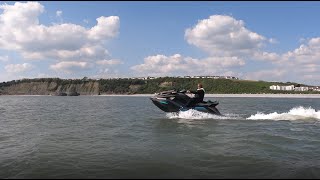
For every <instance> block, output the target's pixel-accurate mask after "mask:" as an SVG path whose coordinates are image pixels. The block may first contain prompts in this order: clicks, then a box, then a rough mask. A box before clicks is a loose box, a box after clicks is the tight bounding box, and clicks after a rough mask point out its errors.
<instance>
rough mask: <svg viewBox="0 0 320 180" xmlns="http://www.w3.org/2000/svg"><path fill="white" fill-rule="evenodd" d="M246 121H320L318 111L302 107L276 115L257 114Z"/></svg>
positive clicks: (274, 113) (275, 113) (319, 112)
mask: <svg viewBox="0 0 320 180" xmlns="http://www.w3.org/2000/svg"><path fill="white" fill-rule="evenodd" d="M247 119H252V120H258V119H268V120H307V119H320V111H316V110H315V109H313V108H311V107H309V108H305V107H302V106H299V107H295V108H292V109H290V111H289V112H285V113H277V112H273V113H270V114H264V113H261V112H258V113H257V114H255V115H251V116H250V117H248V118H247Z"/></svg>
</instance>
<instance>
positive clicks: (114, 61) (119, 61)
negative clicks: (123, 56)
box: [96, 59, 123, 66]
mask: <svg viewBox="0 0 320 180" xmlns="http://www.w3.org/2000/svg"><path fill="white" fill-rule="evenodd" d="M96 63H97V64H99V65H107V66H108V65H116V64H123V62H122V61H121V60H119V59H111V60H101V61H97V62H96Z"/></svg>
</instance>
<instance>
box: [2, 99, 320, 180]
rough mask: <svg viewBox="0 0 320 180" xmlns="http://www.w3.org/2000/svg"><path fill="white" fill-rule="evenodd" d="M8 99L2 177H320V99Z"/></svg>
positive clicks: (4, 102)
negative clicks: (176, 107)
mask: <svg viewBox="0 0 320 180" xmlns="http://www.w3.org/2000/svg"><path fill="white" fill-rule="evenodd" d="M207 99H210V100H219V101H220V104H219V105H218V109H219V110H220V112H221V113H222V114H224V115H225V116H224V117H220V116H215V115H209V114H205V113H199V112H197V111H192V110H190V111H186V112H182V113H179V114H176V113H164V112H162V111H161V110H159V109H158V108H157V107H156V106H154V105H153V104H152V102H151V101H150V100H149V98H148V97H128V96H120V97H117V96H116V97H112V96H79V97H56V96H52V97H51V96H0V135H1V136H0V178H320V111H319V110H320V100H319V99H310V98H308V99H298V98H294V99H289V98H207Z"/></svg>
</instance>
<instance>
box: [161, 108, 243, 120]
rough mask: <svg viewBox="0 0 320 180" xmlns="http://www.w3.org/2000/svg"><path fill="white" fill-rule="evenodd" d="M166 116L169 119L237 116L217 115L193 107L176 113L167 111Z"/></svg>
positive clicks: (231, 116)
mask: <svg viewBox="0 0 320 180" xmlns="http://www.w3.org/2000/svg"><path fill="white" fill-rule="evenodd" d="M166 116H167V118H169V119H236V118H238V117H233V115H230V114H227V115H223V116H218V115H214V114H209V113H205V112H200V111H197V110H194V109H189V110H188V111H179V112H176V113H167V114H166Z"/></svg>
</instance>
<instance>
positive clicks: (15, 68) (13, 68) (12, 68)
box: [4, 63, 33, 73]
mask: <svg viewBox="0 0 320 180" xmlns="http://www.w3.org/2000/svg"><path fill="white" fill-rule="evenodd" d="M4 68H5V70H6V71H7V72H8V73H21V72H26V71H29V70H31V69H32V68H33V66H32V65H31V64H29V63H23V64H8V65H6V66H5V67H4Z"/></svg>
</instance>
